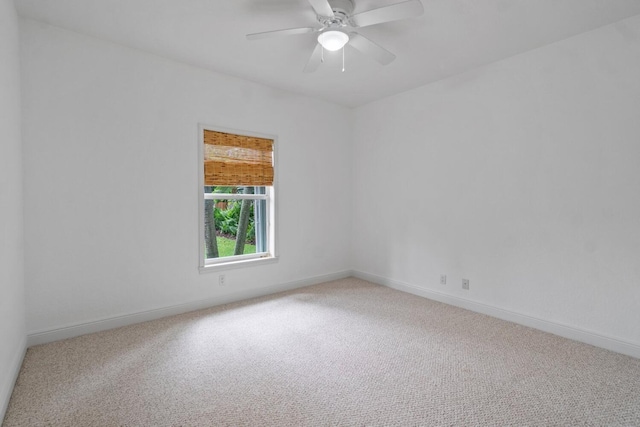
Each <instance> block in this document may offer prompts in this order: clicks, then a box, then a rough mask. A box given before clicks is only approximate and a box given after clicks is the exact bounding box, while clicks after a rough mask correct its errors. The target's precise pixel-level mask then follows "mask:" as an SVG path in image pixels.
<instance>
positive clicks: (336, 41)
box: [318, 30, 349, 51]
mask: <svg viewBox="0 0 640 427" xmlns="http://www.w3.org/2000/svg"><path fill="white" fill-rule="evenodd" d="M348 41H349V36H348V35H346V34H345V33H343V32H342V31H335V30H331V31H325V32H324V33H321V34H320V35H319V36H318V43H320V44H321V45H322V47H323V48H325V49H327V50H330V51H336V50H340V49H342V48H343V47H344V45H345V44H347V42H348Z"/></svg>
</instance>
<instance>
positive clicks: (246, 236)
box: [204, 186, 267, 259]
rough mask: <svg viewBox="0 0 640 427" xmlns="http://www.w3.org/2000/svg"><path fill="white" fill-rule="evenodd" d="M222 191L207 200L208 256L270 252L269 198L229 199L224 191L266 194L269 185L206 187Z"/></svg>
mask: <svg viewBox="0 0 640 427" xmlns="http://www.w3.org/2000/svg"><path fill="white" fill-rule="evenodd" d="M204 191H205V193H213V194H220V197H219V198H218V197H216V198H215V199H213V200H207V199H205V201H204V229H205V258H207V259H211V258H221V257H228V256H234V255H246V254H255V253H256V252H258V253H259V252H266V248H267V242H266V214H265V210H266V208H265V206H266V201H265V200H252V199H244V200H237V199H229V198H225V197H224V194H265V191H266V189H265V187H212V186H210V187H204Z"/></svg>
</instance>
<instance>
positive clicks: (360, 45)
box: [349, 33, 396, 65]
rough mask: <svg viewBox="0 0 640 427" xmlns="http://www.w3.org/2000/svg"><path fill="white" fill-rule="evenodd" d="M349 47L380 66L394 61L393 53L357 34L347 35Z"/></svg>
mask: <svg viewBox="0 0 640 427" xmlns="http://www.w3.org/2000/svg"><path fill="white" fill-rule="evenodd" d="M349 46H351V47H353V48H355V49H357V50H359V51H360V52H362V53H364V54H365V55H369V56H370V57H372V58H373V59H375V60H376V61H378V62H379V63H381V64H382V65H387V64H389V63H391V61H393V60H394V59H396V56H395V55H394V54H393V53H391V52H389V51H388V50H387V49H385V48H383V47H381V46H379V45H377V44H376V43H374V42H372V41H371V40H369V39H368V38H366V37H365V36H363V35H361V34H358V33H349Z"/></svg>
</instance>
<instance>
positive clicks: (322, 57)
mask: <svg viewBox="0 0 640 427" xmlns="http://www.w3.org/2000/svg"><path fill="white" fill-rule="evenodd" d="M320 46H322V45H320ZM320 62H324V46H322V53H321V54H320Z"/></svg>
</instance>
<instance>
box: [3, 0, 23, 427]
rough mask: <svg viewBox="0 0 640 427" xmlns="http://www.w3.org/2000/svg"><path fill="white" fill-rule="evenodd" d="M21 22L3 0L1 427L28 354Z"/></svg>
mask: <svg viewBox="0 0 640 427" xmlns="http://www.w3.org/2000/svg"><path fill="white" fill-rule="evenodd" d="M18 46H19V43H18V17H17V14H16V11H15V9H14V6H13V1H12V0H0V423H1V421H2V418H3V417H4V411H5V408H6V405H7V403H8V401H9V397H10V396H11V390H12V389H13V383H14V381H15V378H16V374H17V370H18V369H19V367H20V363H21V362H22V356H23V354H24V350H25V344H26V340H25V339H26V335H25V317H24V316H25V313H24V281H23V262H22V260H23V233H22V231H23V227H22V143H21V137H20V56H19V54H18Z"/></svg>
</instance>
